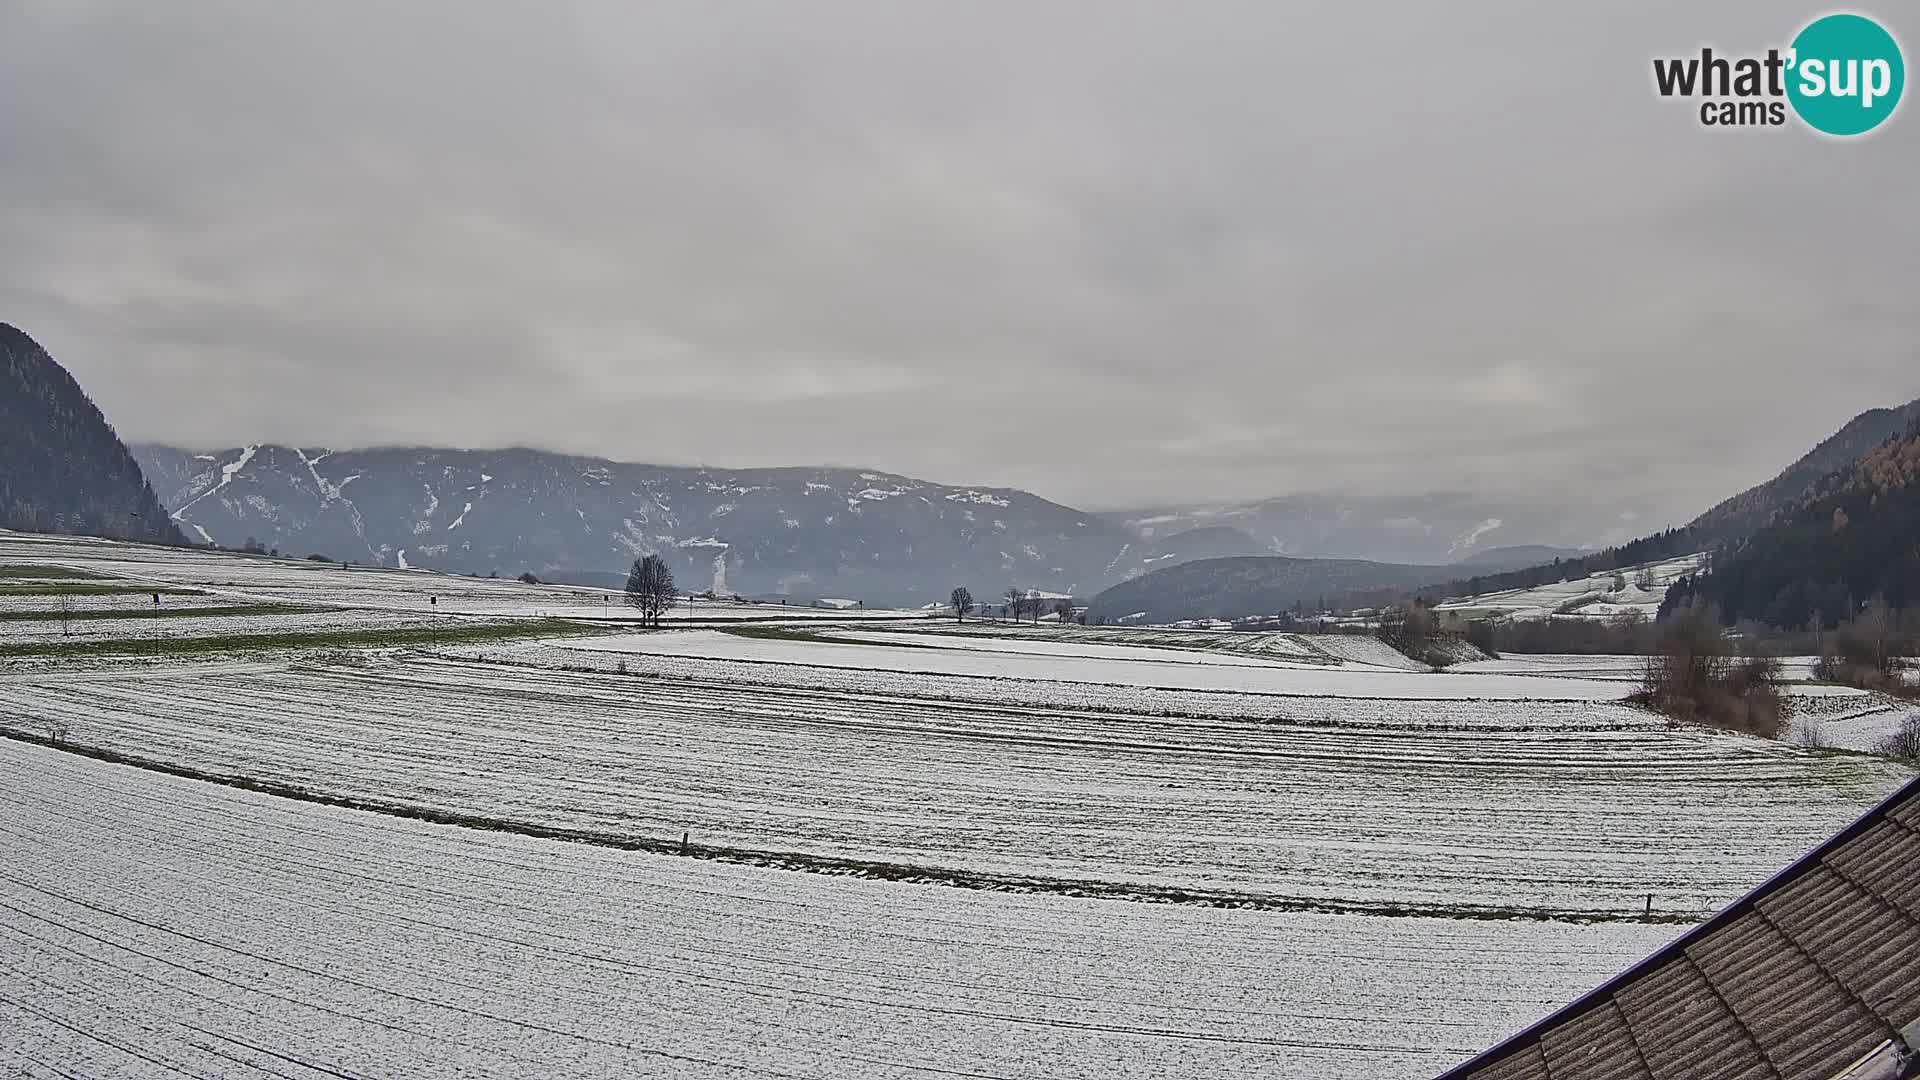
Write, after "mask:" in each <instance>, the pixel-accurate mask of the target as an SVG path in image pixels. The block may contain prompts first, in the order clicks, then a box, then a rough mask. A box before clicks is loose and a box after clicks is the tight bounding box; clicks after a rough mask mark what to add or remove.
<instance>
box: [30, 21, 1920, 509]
mask: <svg viewBox="0 0 1920 1080" xmlns="http://www.w3.org/2000/svg"><path fill="white" fill-rule="evenodd" d="M1809 14H1811V11H1810V9H1802V8H1798V7H1795V6H1794V5H1790V4H1785V3H1765V4H1759V3H1754V4H1749V3H1740V4H1734V3H1722V4H1717V5H1689V6H1687V7H1686V8H1685V9H1677V8H1675V7H1674V6H1672V5H1667V4H1655V3H1644V4H1635V5H1589V6H1588V7H1587V8H1582V9H1571V8H1566V7H1564V6H1562V5H1541V4H1522V3H1502V4H1481V5H1472V6H1465V5H1448V6H1441V5H1427V4H1412V3H1406V4H1399V5H1384V4H1376V5H1364V6H1361V5H1348V6H1343V7H1340V8H1339V9H1337V10H1335V9H1332V8H1330V7H1329V6H1317V7H1314V8H1307V9H1301V10H1298V11H1288V10H1283V9H1282V8H1281V7H1280V6H1279V5H1272V4H1264V3H1263V4H1253V3H1247V4H1226V3H1221V4H1201V5H1170V4H1133V5H1127V4H1122V5H1114V4H1092V3H1083V4H1034V5H1027V4H1022V5H999V6H996V5H975V4H933V3H928V4H904V5H903V4H892V3H868V4H848V3H837V2H836V3H822V4H806V5H794V4H773V3H763V4H727V5H707V4H697V3H678V4H653V3H649V4H605V5H578V6H559V5H538V6H535V5H475V4H438V5H435V4H406V5H376V4H371V3H367V4H328V5H306V6H267V5H255V4H238V3H236V4H229V5H225V6H221V5H215V4H194V5H186V6H177V7H170V8H168V9H165V10H161V9H156V8H153V7H152V6H148V5H131V4H129V5H86V4H69V3H57V4H56V3H31V2H29V3H25V4H12V5H8V6H6V7H5V8H0V147H4V148H5V155H4V157H3V158H0V318H4V319H6V320H8V321H12V322H15V323H17V324H19V325H21V326H23V327H24V328H26V329H27V330H28V331H29V332H31V333H33V334H35V335H36V336H37V337H39V338H40V339H41V340H42V342H43V343H44V344H46V345H47V346H48V347H49V348H50V349H51V350H52V351H53V352H54V354H55V355H56V356H57V357H58V358H60V359H61V360H62V361H63V362H65V363H67V364H69V365H70V366H71V367H72V368H73V369H74V370H75V372H76V373H77V374H78V375H79V377H80V378H81V380H82V381H83V383H84V384H85V385H86V386H87V387H88V388H89V389H90V390H91V391H92V392H93V393H94V394H95V396H96V397H97V398H98V399H99V400H100V401H101V402H102V405H103V407H104V408H106V410H107V411H108V414H109V415H110V416H111V417H112V418H113V419H114V421H115V422H116V424H117V425H118V426H119V427H120V428H121V429H122V430H123V431H124V432H125V433H127V434H128V435H130V436H132V437H136V438H153V439H164V440H171V441H178V442H185V443H192V444H202V445H210V444H230V443H236V442H242V441H251V440H267V439H272V440H277V441H298V442H304V443H314V444H334V445H348V444H368V443H394V442H426V443H438V444H455V445H499V444H508V443H523V444H533V445H542V446H549V447H553V448H556V449H562V450H569V451H577V452H586V453H597V454H603V455H607V456H611V457H619V458H627V459H634V460H649V461H672V462H686V461H701V462H711V463H717V464H738V465H748V464H785V463H802V462H838V463H860V464H870V465H875V466H880V467H884V468H888V469H893V470H897V471H902V472H909V473H915V474H918V475H925V476H929V477H931V478H934V479H943V480H954V481H967V482H981V483H1001V484H1009V485H1019V486H1026V487H1030V488H1033V489H1034V490H1037V491H1039V492H1041V493H1043V494H1046V495H1049V496H1051V497H1055V498H1059V499H1063V500H1066V501H1070V502H1075V503H1079V504H1083V505H1096V506H1098V505H1120V504H1139V503H1146V502H1151V501H1161V500H1175V501H1190V500H1196V499H1211V498H1224V497H1242V496H1245V497H1257V496H1264V495H1271V494H1278V493H1284V492H1291V491H1309V490H1313V491H1324V490H1354V491H1369V492H1385V491H1411V490H1421V489H1438V490H1454V489H1463V488H1467V487H1473V488H1478V489H1483V490H1491V491H1499V492H1506V493H1519V494H1528V493H1531V494H1538V495H1540V496H1542V497H1543V498H1580V499H1591V500H1596V501H1599V500H1611V501H1614V502H1617V503H1619V504H1620V505H1622V506H1627V507H1630V508H1632V509H1633V510H1635V511H1637V512H1638V513H1640V514H1641V515H1642V520H1645V521H1647V522H1649V523H1651V522H1652V521H1656V520H1667V519H1671V518H1672V517H1674V516H1679V515H1684V514H1685V513H1687V512H1689V511H1692V510H1695V509H1698V508H1701V507H1704V506H1705V505H1706V504H1707V503H1710V502H1712V501H1714V500H1715V499H1717V498H1718V497H1720V496H1721V495H1724V494H1726V493H1728V492H1729V491H1731V490H1732V489H1734V488H1737V487H1739V486H1742V485H1744V484H1747V483H1751V482H1754V481H1756V480H1758V479H1761V478H1763V477H1764V476H1765V475H1767V474H1769V473H1770V472H1771V471H1773V470H1774V469H1775V468H1777V467H1778V466H1780V465H1782V464H1784V463H1785V462H1786V461H1788V460H1790V459H1792V458H1793V457H1794V456H1796V455H1797V454H1798V453H1799V452H1801V451H1802V450H1804V449H1805V448H1806V447H1807V446H1808V445H1810V444H1811V443H1812V442H1813V441H1815V440H1817V439H1818V438H1820V437H1821V436H1823V435H1825V434H1826V433H1828V432H1829V431H1831V430H1832V429H1833V428H1835V427H1837V426H1838V425H1839V424H1840V423H1841V422H1843V421H1844V420H1845V419H1847V418H1848V417H1849V416H1851V415H1852V414H1853V413H1854V412H1857V411H1859V410H1860V409H1863V408H1866V407H1869V406H1872V405H1875V404H1883V403H1891V402H1894V401H1901V400H1906V399H1907V398H1910V397H1913V396H1915V395H1916V394H1920V378H1916V376H1915V374H1914V372H1915V371H1916V370H1920V364H1916V362H1915V361H1916V358H1917V357H1920V348H1916V345H1915V342H1916V340H1920V335H1916V330H1917V329H1920V309H1916V308H1915V306H1914V305H1913V304H1912V302H1911V297H1912V296H1913V295H1915V292H1916V285H1920V267H1916V264H1915V258H1916V256H1915V253H1916V252H1920V244H1917V243H1916V240H1920V202H1916V200H1915V198H1914V197H1913V195H1912V194H1911V188H1912V177H1913V175H1915V172H1916V168H1915V167H1916V165H1920V153H1917V152H1916V150H1915V146H1916V142H1915V140H1914V137H1913V132H1914V131H1915V130H1916V129H1915V127H1914V125H1915V123H1916V121H1915V120H1914V118H1913V117H1912V116H1911V115H1902V116H1900V117H1898V118H1896V120H1895V121H1894V123H1893V126H1892V127H1891V128H1890V129H1888V130H1887V131H1885V132H1882V133H1880V134H1878V135H1875V136H1874V137H1872V138H1869V139H1867V140H1864V141H1861V142H1859V143H1845V144H1843V143H1834V142H1827V141H1822V140H1819V139H1816V138H1814V137H1812V136H1810V135H1808V134H1806V133H1804V132H1801V131H1797V130H1785V131H1778V130H1773V131H1759V132H1751V131H1749V132H1710V131H1705V130H1702V129H1701V128H1700V127H1699V126H1698V125H1697V124H1696V123H1695V122H1694V120H1693V118H1692V117H1691V115H1690V114H1689V113H1688V110H1687V107H1686V106H1685V105H1682V104H1679V103H1675V102H1667V101H1660V100H1658V99H1657V98H1656V97H1655V96H1654V95H1653V93H1652V90H1651V86H1650V75H1649V70H1648V60H1649V58H1650V57H1651V56H1653V55H1655V54H1680V53H1684V52H1686V51H1688V50H1690V49H1695V48H1698V46H1699V45H1700V44H1701V43H1703V42H1707V41H1711V42H1714V43H1717V44H1720V45H1723V46H1724V47H1727V48H1742V49H1746V48H1751V49H1759V48H1764V47H1765V46H1766V45H1768V44H1771V43H1775V42H1777V41H1779V40H1781V39H1782V38H1784V36H1785V35H1787V34H1788V33H1789V32H1790V31H1791V30H1792V29H1793V28H1794V27H1795V26H1797V25H1798V24H1799V23H1800V22H1801V21H1803V20H1804V19H1805V18H1806V17H1807V16H1808V15H1809ZM1912 32H1913V31H1911V30H1909V33H1912ZM1911 108H1912V106H1911V105H1908V106H1907V107H1906V111H1908V112H1910V111H1911Z"/></svg>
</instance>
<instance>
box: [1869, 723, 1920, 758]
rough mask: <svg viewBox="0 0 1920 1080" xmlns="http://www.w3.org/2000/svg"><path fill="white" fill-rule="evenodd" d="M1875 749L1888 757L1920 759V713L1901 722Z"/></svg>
mask: <svg viewBox="0 0 1920 1080" xmlns="http://www.w3.org/2000/svg"><path fill="white" fill-rule="evenodd" d="M1874 749H1875V750H1878V751H1879V752H1880V753H1882V754H1885V755H1887V756H1888V757H1899V758H1920V712H1917V713H1913V714H1911V715H1910V716H1908V717H1907V718H1906V719H1904V720H1902V721H1900V726H1899V727H1897V728H1894V729H1893V731H1891V732H1889V733H1888V735H1887V737H1886V738H1884V739H1881V740H1880V745H1879V746H1876V747H1874Z"/></svg>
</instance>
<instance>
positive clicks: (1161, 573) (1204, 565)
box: [1087, 555, 1456, 623]
mask: <svg viewBox="0 0 1920 1080" xmlns="http://www.w3.org/2000/svg"><path fill="white" fill-rule="evenodd" d="M1455 572H1456V571H1455V570H1454V568H1452V567H1446V566H1409V565H1401V564H1397V563H1377V562H1367V561H1365V560H1363V559H1290V558H1286V557H1284V556H1278V555H1269V556H1254V557H1249V558H1232V559H1201V560H1198V561H1196V562H1190V563H1182V564H1181V565H1179V566H1173V567H1169V568H1167V569H1165V570H1156V571H1154V572H1153V573H1151V574H1147V575H1145V576H1143V577H1138V578H1135V579H1133V580H1132V581H1127V582H1123V583H1121V584H1119V585H1115V586H1114V587H1113V588H1111V589H1108V590H1107V591H1105V592H1103V593H1101V594H1100V595H1098V596H1096V597H1094V598H1093V601H1092V602H1091V603H1090V604H1089V605H1088V608H1087V618H1088V621H1090V622H1115V621H1119V620H1123V619H1124V620H1128V621H1138V622H1149V623H1152V622H1172V621H1176V620H1180V619H1237V618H1241V617H1244V616H1250V615H1272V614H1275V613H1278V612H1282V611H1286V610H1287V609H1289V608H1291V607H1293V606H1294V604H1296V603H1305V604H1308V605H1317V604H1318V602H1319V601H1320V600H1321V599H1326V600H1329V601H1337V600H1339V599H1342V598H1344V597H1345V596H1346V595H1347V594H1349V593H1354V592H1360V591H1364V590H1372V589H1395V590H1399V589H1411V588H1415V587H1418V586H1421V585H1426V584H1428V583H1431V582H1433V581H1436V580H1441V579H1444V578H1445V577H1446V576H1447V575H1448V574H1451V573H1455Z"/></svg>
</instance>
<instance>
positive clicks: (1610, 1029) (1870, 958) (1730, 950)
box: [1440, 780, 1920, 1080]
mask: <svg viewBox="0 0 1920 1080" xmlns="http://www.w3.org/2000/svg"><path fill="white" fill-rule="evenodd" d="M1914 1046H1920V780H1915V781H1913V782H1911V783H1909V784H1907V786H1906V787H1904V788H1902V789H1901V790H1900V791H1898V792H1896V793H1894V795H1893V796H1892V797H1890V798H1888V799H1887V800H1886V801H1885V802H1883V803H1881V804H1880V805H1879V806H1877V807H1875V808H1874V809H1873V810H1871V811H1869V812H1868V813H1867V814H1866V815H1865V816H1864V817H1862V818H1861V819H1860V820H1858V821H1856V822H1854V823H1853V824H1852V825H1849V826H1848V827H1847V828H1845V829H1843V830H1841V831H1840V832H1839V833H1837V834H1835V835H1834V837H1833V838H1832V839H1830V840H1828V841H1827V842H1826V843H1824V844H1821V845H1820V846H1819V847H1817V848H1815V849H1814V850H1813V851H1811V852H1808V853H1807V854H1806V855H1805V856H1803V857H1802V858H1801V859H1800V860H1799V861H1798V862H1796V863H1794V864H1793V865H1792V866H1789V867H1788V868H1786V869H1785V870H1782V871H1781V872H1780V873H1778V874H1776V875H1774V876H1773V878H1771V879H1770V880H1768V881H1767V883H1766V884H1764V885H1762V886H1760V887H1759V888H1758V889H1755V890H1754V891H1753V892H1751V893H1749V894H1747V895H1746V896H1744V897H1742V898H1741V899H1740V900H1739V901H1737V902H1735V903H1734V904H1733V905H1732V906H1731V907H1729V908H1727V909H1726V910H1725V911H1722V912H1721V913H1720V914H1718V915H1716V916H1714V917H1713V918H1712V919H1711V920H1709V921H1708V922H1706V923H1704V924H1702V925H1701V926H1698V927H1696V928H1694V929H1693V930H1691V931H1689V932H1688V933H1687V934H1685V935H1684V936H1682V937H1681V938H1679V939H1678V940H1676V941H1674V942H1673V943H1672V944H1670V945H1668V946H1667V947H1666V948H1664V949H1661V950H1660V951H1659V952H1657V953H1655V954H1654V955H1652V956H1650V957H1648V958H1647V959H1645V960H1643V961H1641V962H1640V963H1638V964H1636V965H1634V966H1633V967H1632V968H1630V969H1628V970H1627V971H1626V972H1624V973H1622V974H1621V975H1619V976H1617V977H1616V978H1614V979H1613V980H1611V981H1609V982H1608V983H1606V984H1605V985H1603V986H1601V987H1599V988H1598V989H1596V990H1594V991H1593V992H1591V993H1589V994H1587V995H1586V996H1585V997H1582V998H1581V999H1580V1000H1578V1001H1576V1002H1574V1003H1573V1004H1571V1005H1569V1006H1567V1007H1566V1008H1564V1009H1561V1010H1560V1011H1559V1012H1557V1013H1554V1014H1553V1015H1552V1016H1549V1017H1547V1018H1546V1019H1545V1020H1542V1021H1540V1022H1539V1023H1537V1024H1535V1025H1533V1026H1532V1027H1530V1028H1528V1029H1527V1030H1525V1031H1523V1032H1521V1033H1520V1034H1518V1035H1515V1036H1514V1037H1513V1038H1511V1039H1508V1040H1507V1041H1506V1042H1504V1043H1501V1044H1500V1045H1499V1046H1496V1047H1494V1048H1493V1049H1491V1050H1488V1051H1487V1052H1486V1053H1483V1054H1481V1055H1480V1056H1478V1057H1476V1058H1474V1059H1473V1060H1471V1061H1468V1062H1467V1063H1466V1064H1464V1065H1461V1066H1459V1067H1458V1068H1455V1069H1453V1070H1452V1071H1451V1072H1448V1073H1446V1074H1445V1075H1443V1076H1442V1077H1441V1078H1440V1080H1801V1078H1807V1080H1837V1078H1840V1077H1842V1076H1844V1077H1846V1078H1847V1080H1869V1078H1871V1080H1882V1078H1886V1080H1892V1078H1896V1077H1897V1078H1904V1077H1910V1076H1920V1054H1916V1053H1915V1052H1914V1051H1913V1050H1912V1049H1910V1048H1911V1047H1914Z"/></svg>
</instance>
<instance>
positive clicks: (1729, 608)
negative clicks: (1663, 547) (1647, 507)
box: [1666, 420, 1920, 629]
mask: <svg viewBox="0 0 1920 1080" xmlns="http://www.w3.org/2000/svg"><path fill="white" fill-rule="evenodd" d="M1874 599H1880V600H1884V601H1885V602H1886V603H1887V604H1888V605H1889V606H1892V607H1895V608H1909V607H1913V606H1916V605H1920V420H1915V421H1913V422H1911V423H1910V424H1909V425H1908V426H1907V428H1906V430H1905V431H1904V432H1902V433H1901V434H1900V435H1897V436H1895V437H1894V438H1891V439H1888V440H1886V441H1885V442H1883V443H1881V444H1879V445H1878V446H1875V447H1874V448H1872V449H1870V450H1868V451H1867V452H1866V454H1865V455H1864V456H1862V457H1861V458H1860V460H1858V461H1856V462H1854V463H1853V464H1851V465H1850V466H1848V467H1846V468H1843V469H1838V470H1835V471H1833V472H1830V473H1828V474H1827V475H1825V476H1824V477H1821V478H1820V479H1818V480H1816V481H1815V482H1813V483H1812V484H1811V485H1810V486H1809V487H1808V488H1807V490H1806V491H1805V492H1804V494H1803V495H1802V496H1801V497H1800V498H1799V499H1798V500H1797V501H1796V502H1795V503H1794V504H1793V505H1792V506H1791V507H1790V508H1788V509H1787V510H1785V511H1783V512H1780V513H1777V514H1775V515H1774V516H1773V520H1772V521H1771V523H1769V524H1768V525H1766V526H1765V527H1763V528H1761V529H1760V530H1759V531H1758V532H1756V533H1754V534H1753V535H1752V536H1751V537H1748V538H1747V539H1745V540H1744V541H1740V542H1735V543H1729V544H1727V545H1725V546H1724V547H1722V548H1721V549H1719V550H1718V551H1717V552H1716V555H1715V559H1714V563H1713V567H1712V569H1711V570H1709V571H1708V572H1707V573H1704V574H1701V575H1698V576H1696V577H1694V578H1690V579H1684V580H1682V581H1681V582H1679V583H1676V584H1675V585H1674V586H1673V587H1672V588H1671V589H1669V590H1668V592H1667V602H1666V606H1667V608H1671V607H1672V606H1674V605H1677V604H1680V603H1685V602H1688V601H1696V602H1706V603H1710V604H1714V605H1716V606H1718V607H1719V608H1720V612H1721V615H1722V616H1723V617H1724V618H1726V619H1727V620H1728V621H1729V622H1736V621H1739V620H1742V619H1758V620H1760V621H1762V622H1766V623H1770V624H1772V625H1774V626H1779V627H1784V628H1792V629H1798V628H1800V627H1804V626H1805V625H1806V624H1807V623H1808V622H1809V621H1810V620H1812V619H1814V618H1816V617H1817V618H1818V619H1819V620H1820V621H1821V622H1822V623H1824V624H1826V625H1828V626H1831V625H1833V624H1835V623H1837V622H1839V621H1840V620H1842V619H1845V618H1850V617H1851V616H1852V615H1853V613H1854V612H1856V611H1857V610H1859V608H1860V606H1861V605H1862V604H1865V603H1867V602H1869V601H1871V600H1874Z"/></svg>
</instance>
